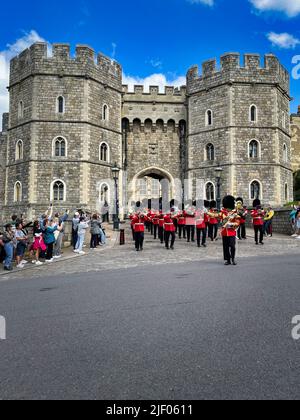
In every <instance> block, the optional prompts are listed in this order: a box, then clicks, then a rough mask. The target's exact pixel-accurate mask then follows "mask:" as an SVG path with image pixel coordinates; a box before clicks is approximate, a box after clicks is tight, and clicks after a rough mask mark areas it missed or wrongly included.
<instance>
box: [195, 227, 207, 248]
mask: <svg viewBox="0 0 300 420" xmlns="http://www.w3.org/2000/svg"><path fill="white" fill-rule="evenodd" d="M206 233H207V229H206V228H204V229H197V244H198V246H200V245H205V244H206ZM201 237H202V242H201Z"/></svg>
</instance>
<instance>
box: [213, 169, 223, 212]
mask: <svg viewBox="0 0 300 420" xmlns="http://www.w3.org/2000/svg"><path fill="white" fill-rule="evenodd" d="M215 172H216V174H217V208H218V210H219V211H220V210H221V175H222V172H223V168H216V170H215Z"/></svg>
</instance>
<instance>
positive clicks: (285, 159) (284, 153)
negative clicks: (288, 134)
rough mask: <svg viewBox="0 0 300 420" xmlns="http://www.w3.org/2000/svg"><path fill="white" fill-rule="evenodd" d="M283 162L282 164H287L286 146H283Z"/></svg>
mask: <svg viewBox="0 0 300 420" xmlns="http://www.w3.org/2000/svg"><path fill="white" fill-rule="evenodd" d="M283 161H284V163H287V161H288V149H287V145H286V144H284V145H283Z"/></svg>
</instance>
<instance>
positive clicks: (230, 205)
mask: <svg viewBox="0 0 300 420" xmlns="http://www.w3.org/2000/svg"><path fill="white" fill-rule="evenodd" d="M223 207H224V208H225V209H228V210H233V209H234V208H235V198H234V197H233V196H232V195H227V196H226V197H224V199H223Z"/></svg>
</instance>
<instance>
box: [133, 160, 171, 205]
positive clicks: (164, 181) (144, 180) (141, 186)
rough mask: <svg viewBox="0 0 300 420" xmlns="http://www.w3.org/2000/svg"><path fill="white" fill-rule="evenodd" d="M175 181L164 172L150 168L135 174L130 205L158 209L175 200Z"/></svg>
mask: <svg viewBox="0 0 300 420" xmlns="http://www.w3.org/2000/svg"><path fill="white" fill-rule="evenodd" d="M175 194H176V191H175V180H174V178H173V176H172V175H171V174H170V173H169V172H168V171H166V170H164V169H161V168H157V167H150V168H146V169H143V170H142V171H140V172H139V173H137V174H136V175H135V176H134V178H133V180H132V182H131V194H130V196H131V197H130V203H131V205H132V204H133V203H138V202H140V203H141V207H148V208H153V209H157V210H158V209H159V208H161V207H162V206H168V205H169V203H170V201H171V200H173V199H174V198H175Z"/></svg>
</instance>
